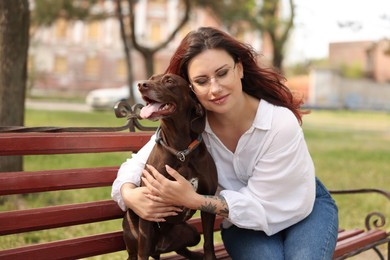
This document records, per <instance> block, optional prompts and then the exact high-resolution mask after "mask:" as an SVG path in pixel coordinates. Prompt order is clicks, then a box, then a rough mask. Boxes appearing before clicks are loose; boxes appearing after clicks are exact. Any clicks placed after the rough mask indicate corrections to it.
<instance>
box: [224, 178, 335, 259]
mask: <svg viewBox="0 0 390 260" xmlns="http://www.w3.org/2000/svg"><path fill="white" fill-rule="evenodd" d="M337 232H338V210H337V206H336V204H335V202H334V200H333V199H332V198H331V196H330V194H329V192H328V190H327V189H326V188H325V187H324V185H323V184H322V183H321V182H320V181H319V180H318V179H316V199H315V203H314V208H313V211H312V212H311V213H310V215H309V216H307V217H306V218H305V219H303V220H302V221H300V222H299V223H297V224H295V225H293V226H291V227H288V228H286V229H285V230H282V231H280V232H279V233H277V234H274V235H272V236H267V235H266V234H265V233H264V232H263V231H255V230H249V229H242V228H238V227H236V226H232V227H230V228H227V229H222V230H221V235H222V240H223V242H224V245H225V248H226V250H227V252H228V253H229V255H230V256H231V257H232V259H234V260H244V259H245V260H252V259H253V260H260V259H265V260H269V259H272V260H279V259H286V260H317V259H321V260H327V259H332V256H333V252H334V249H335V247H336V242H337Z"/></svg>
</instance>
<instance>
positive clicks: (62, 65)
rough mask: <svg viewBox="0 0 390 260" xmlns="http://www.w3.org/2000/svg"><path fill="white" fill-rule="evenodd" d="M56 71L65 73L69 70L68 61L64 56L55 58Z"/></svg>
mask: <svg viewBox="0 0 390 260" xmlns="http://www.w3.org/2000/svg"><path fill="white" fill-rule="evenodd" d="M53 70H54V73H57V74H65V73H66V72H67V71H68V61H67V60H66V58H65V57H63V56H56V57H55V58H54V69H53Z"/></svg>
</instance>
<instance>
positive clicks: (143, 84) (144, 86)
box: [138, 82, 149, 90]
mask: <svg viewBox="0 0 390 260" xmlns="http://www.w3.org/2000/svg"><path fill="white" fill-rule="evenodd" d="M148 88H149V85H148V83H147V82H140V83H138V89H139V90H141V89H148Z"/></svg>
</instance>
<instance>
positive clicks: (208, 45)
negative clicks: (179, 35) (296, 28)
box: [166, 27, 304, 124]
mask: <svg viewBox="0 0 390 260" xmlns="http://www.w3.org/2000/svg"><path fill="white" fill-rule="evenodd" d="M208 49H222V50H225V51H226V52H227V53H229V55H230V56H231V57H232V58H233V59H234V61H235V62H241V63H242V66H243V72H244V77H243V79H241V81H242V86H243V91H245V92H246V93H248V94H249V95H251V96H254V97H256V98H258V99H264V100H266V101H268V102H269V103H271V104H274V105H277V106H283V107H286V108H288V109H290V110H291V111H292V112H293V113H294V115H295V116H296V117H297V119H298V121H299V123H301V124H302V115H303V114H304V112H303V111H301V110H300V107H301V105H302V103H303V100H302V99H297V98H296V97H294V95H293V94H292V93H291V91H290V90H289V89H288V88H287V87H286V86H285V85H284V82H285V81H286V79H285V77H284V76H283V75H281V74H280V73H279V72H278V71H276V70H273V69H271V68H263V67H260V66H259V65H258V63H257V57H258V54H257V53H256V51H255V50H254V49H253V47H252V46H250V45H248V44H245V43H242V42H240V41H238V40H236V39H235V38H233V37H232V36H230V35H229V34H227V33H225V32H223V31H221V30H218V29H215V28H212V27H201V28H199V29H198V30H195V31H191V32H190V33H188V34H187V35H186V36H185V37H184V38H183V40H182V41H181V43H180V45H179V47H178V48H177V49H176V52H175V53H174V55H173V56H172V58H171V61H170V64H169V66H168V68H167V70H166V73H174V74H178V75H180V76H182V77H184V78H185V79H186V80H187V81H189V78H188V73H187V69H188V63H189V61H190V60H191V59H192V58H193V57H195V56H196V55H198V54H199V53H201V52H203V51H205V50H208Z"/></svg>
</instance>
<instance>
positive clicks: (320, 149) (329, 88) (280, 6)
mask: <svg viewBox="0 0 390 260" xmlns="http://www.w3.org/2000/svg"><path fill="white" fill-rule="evenodd" d="M0 17H1V19H0V126H22V125H26V126H31V127H34V126H76V127H77V126H80V127H86V126H118V125H121V124H122V123H124V122H123V120H122V121H120V120H119V119H117V118H115V116H114V114H113V105H114V103H115V102H117V101H119V100H124V99H126V100H127V99H128V100H129V102H130V103H132V104H134V103H143V102H142V100H140V97H139V94H138V91H137V89H136V84H137V82H138V81H139V80H143V79H146V78H148V77H149V76H150V75H152V74H154V73H161V72H164V71H165V69H166V67H167V64H168V62H169V59H170V58H171V55H172V53H173V52H174V50H175V49H176V47H177V46H178V44H179V42H180V40H181V39H182V38H183V37H184V36H185V35H186V34H187V33H188V32H189V31H191V30H194V29H196V28H198V27H200V26H214V27H217V28H220V29H222V30H224V31H226V32H228V33H230V34H231V35H233V36H234V37H236V38H238V39H239V40H241V41H244V42H246V43H249V44H251V45H252V46H253V47H254V48H255V49H256V50H257V51H258V53H259V63H261V64H262V66H270V67H275V68H276V69H279V70H280V71H282V72H283V73H284V74H285V75H286V78H287V81H286V85H287V86H288V87H289V88H290V89H291V90H292V91H293V92H294V93H295V94H296V95H298V96H300V97H302V98H304V101H305V104H304V106H305V107H306V108H310V109H311V113H310V114H308V115H305V116H304V118H303V122H304V124H303V130H304V132H305V137H306V141H307V144H308V147H309V150H310V152H311V155H312V157H313V160H314V162H315V166H316V174H317V176H318V177H319V178H320V179H321V180H322V181H323V182H324V183H325V184H326V185H327V187H328V188H329V189H354V188H378V189H387V190H388V189H389V186H390V185H389V184H390V175H389V171H390V163H389V158H390V145H389V143H390V113H389V111H390V1H389V0H370V1H368V0H327V1H323V0H310V1H306V0H234V1H232V0H218V1H208V0H138V1H137V0H0ZM0 149H1V146H0ZM128 157H129V153H127V152H126V153H119V154H114V155H109V154H106V153H102V154H86V155H83V156H81V155H67V156H58V157H55V156H25V157H24V158H22V160H23V164H22V163H21V161H20V160H19V159H18V160H19V161H16V162H14V163H12V164H9V165H11V166H12V167H11V166H10V167H11V168H7V167H5V164H4V160H3V159H4V158H2V157H0V172H1V171H20V170H22V169H24V170H25V171H35V170H50V169H60V168H63V169H66V168H70V167H75V168H82V167H92V166H93V167H99V166H112V165H115V166H118V165H120V164H121V163H122V162H123V161H125V160H126V158H128ZM91 190H92V191H91ZM3 197H4V196H3ZM3 197H0V210H16V209H24V208H29V207H42V206H47V205H58V204H66V203H77V202H80V201H89V200H94V199H96V198H100V199H107V198H109V197H110V189H109V188H98V189H83V190H80V191H79V192H73V191H63V192H58V193H51V192H50V193H48V194H46V193H39V194H28V195H26V196H24V197H12V196H10V197H11V198H8V199H7V198H3ZM355 198H357V199H353V198H351V197H341V196H335V200H336V202H337V204H338V206H339V208H340V216H342V217H341V219H340V220H341V223H340V226H342V227H344V228H355V227H362V226H364V216H365V215H366V214H367V213H368V212H372V211H373V210H378V209H380V210H383V211H384V214H385V215H386V216H389V214H390V208H389V207H388V204H386V203H388V201H386V200H384V199H383V198H382V197H380V196H377V195H375V194H374V195H356V197H355ZM384 205H385V206H384ZM387 220H388V217H387ZM119 228H120V223H119V222H118V221H113V222H110V223H109V224H101V223H97V224H96V225H88V226H86V227H85V226H84V225H83V226H80V227H76V228H74V229H66V230H65V229H60V230H58V229H54V230H45V231H42V232H31V233H30V234H28V235H10V236H0V248H11V247H17V246H22V245H25V244H34V243H39V242H43V241H51V240H53V238H54V239H55V238H63V239H65V238H69V237H73V236H74V234H80V233H81V234H87V233H99V232H103V231H107V230H118V229H119ZM385 228H386V229H387V230H388V229H389V223H388V221H387V222H386V226H385ZM380 249H381V250H382V251H383V252H387V250H388V249H387V248H385V247H382V248H380ZM125 257H126V256H125V254H124V253H123V252H121V253H117V254H111V255H107V256H102V257H96V258H94V259H124V258H125ZM353 259H376V258H372V254H369V253H368V254H363V255H361V256H358V257H354V258H353Z"/></svg>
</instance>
